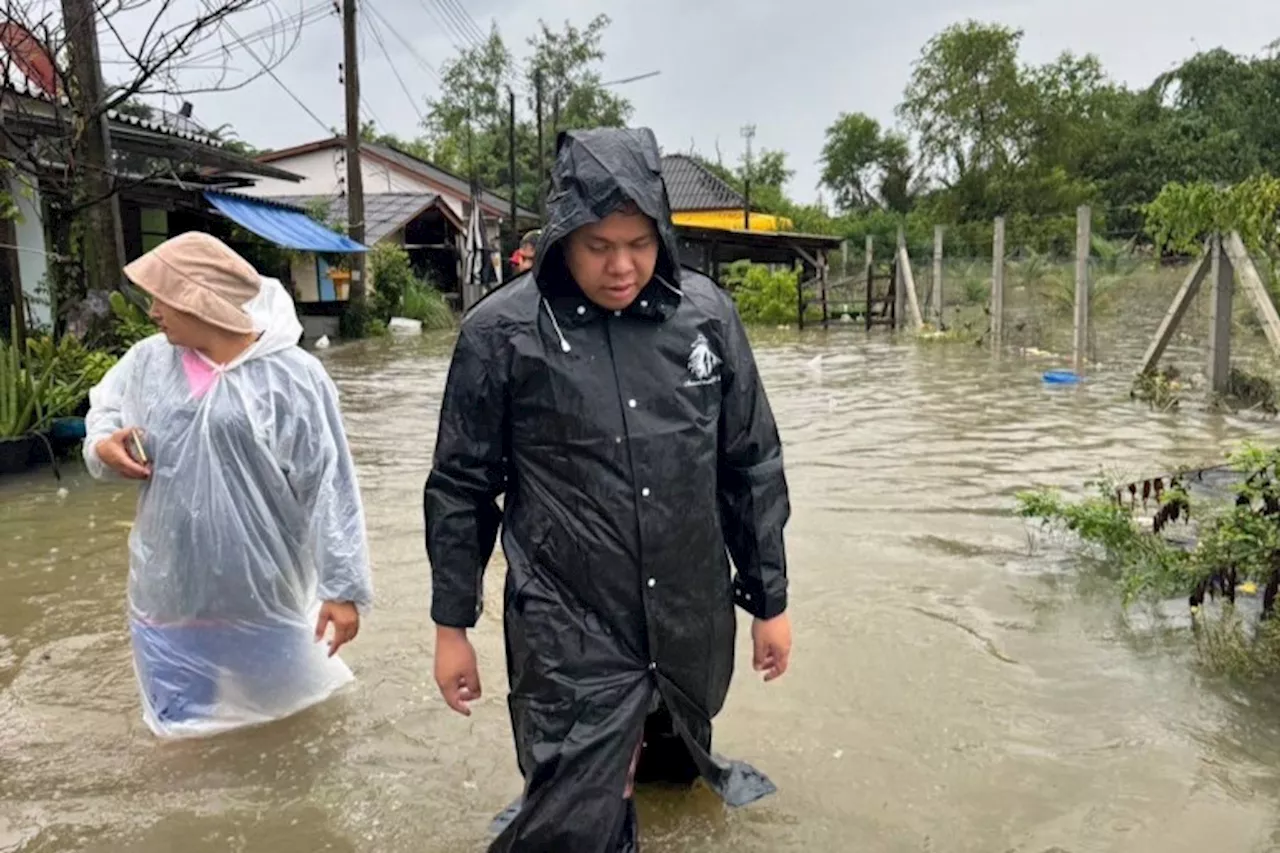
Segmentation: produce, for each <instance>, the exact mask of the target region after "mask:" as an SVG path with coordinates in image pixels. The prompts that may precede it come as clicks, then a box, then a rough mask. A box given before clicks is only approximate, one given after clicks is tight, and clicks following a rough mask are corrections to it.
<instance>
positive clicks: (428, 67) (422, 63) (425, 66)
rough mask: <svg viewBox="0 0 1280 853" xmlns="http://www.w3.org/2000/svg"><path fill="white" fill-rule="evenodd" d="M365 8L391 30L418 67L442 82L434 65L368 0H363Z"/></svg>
mask: <svg viewBox="0 0 1280 853" xmlns="http://www.w3.org/2000/svg"><path fill="white" fill-rule="evenodd" d="M365 9H366V10H368V12H369V14H370V15H373V16H374V17H375V18H377V19H378V20H379V21H380V22H381V23H382V26H384V27H386V28H387V29H388V30H390V31H391V35H393V36H395V37H396V40H397V41H399V42H400V44H401V45H403V46H404V49H405V50H406V51H408V53H409V55H410V56H412V57H413V58H414V60H416V61H417V63H418V65H419V67H421V68H422V70H423V71H425V72H427V73H428V74H430V75H431V76H432V77H434V78H435V79H436V81H437V82H442V81H441V80H440V73H439V72H438V71H436V69H435V66H433V65H432V64H431V63H430V62H428V61H427V60H426V59H424V58H423V56H422V54H421V53H419V52H418V51H417V49H416V48H414V46H413V45H412V44H410V43H409V40H408V39H406V38H405V37H404V36H403V35H401V34H400V31H399V30H398V29H396V28H395V27H394V26H392V25H391V24H390V23H389V22H388V21H387V19H386V17H385V16H384V15H383V14H382V13H381V12H379V11H378V10H377V9H376V8H374V7H373V5H372V4H370V3H369V0H365Z"/></svg>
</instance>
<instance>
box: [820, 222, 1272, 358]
mask: <svg viewBox="0 0 1280 853" xmlns="http://www.w3.org/2000/svg"><path fill="white" fill-rule="evenodd" d="M1010 237H1011V238H1012V239H1009V238H1010ZM1016 239H1017V238H1016V235H1007V239H1006V246H1015V247H1016V246H1017V245H1018V243H1017V242H1016ZM854 248H855V247H854V246H853V245H849V246H848V247H847V248H846V249H845V250H844V251H842V252H838V253H833V254H832V255H831V258H830V262H829V263H830V270H829V282H830V283H829V286H828V289H827V305H828V309H829V314H830V316H831V319H832V320H833V321H837V322H838V321H840V320H844V321H846V322H854V323H860V322H862V321H863V320H864V319H865V318H864V316H863V315H864V312H865V311H866V309H867V305H868V298H867V297H868V293H867V291H868V288H867V267H866V255H865V250H864V249H863V248H862V247H857V248H858V251H856V252H855V251H854ZM943 250H944V251H943V257H942V259H941V263H940V264H939V263H937V262H936V261H935V258H934V255H933V252H932V251H926V250H925V249H924V248H923V247H920V246H918V245H917V246H916V247H914V248H912V249H910V250H909V256H910V263H911V273H912V279H913V280H914V283H915V291H916V296H917V300H918V303H919V305H920V311H921V315H922V318H923V320H924V321H925V322H926V323H928V324H930V325H931V326H934V327H937V326H938V325H939V323H938V321H939V314H938V311H937V307H936V305H937V303H938V302H939V301H940V304H941V306H942V312H941V318H940V319H941V324H940V326H941V329H942V330H946V331H947V332H949V333H951V334H952V335H953V336H954V337H956V338H958V339H960V340H972V341H973V342H974V343H975V344H990V343H991V340H990V335H991V329H992V316H991V312H992V284H993V280H994V263H993V257H992V256H991V255H988V256H985V257H982V256H973V255H970V256H964V257H957V256H947V255H946V253H945V240H944V244H943ZM890 255H893V257H890ZM872 257H873V264H872V274H873V277H874V281H873V285H872V291H873V294H872V295H873V302H875V301H876V300H878V299H884V298H885V297H887V295H888V292H889V284H890V282H891V281H892V280H893V276H894V272H895V270H894V262H895V261H896V257H897V256H896V253H891V252H887V251H882V252H880V253H879V254H878V255H877V254H875V253H874V251H873V256H872ZM1251 260H1252V261H1253V266H1254V268H1255V269H1256V271H1257V273H1258V276H1259V278H1260V279H1261V280H1262V283H1263V286H1264V289H1265V290H1266V291H1267V293H1268V294H1269V296H1270V298H1271V300H1272V302H1273V304H1274V302H1276V301H1277V299H1276V296H1277V294H1280V274H1278V272H1280V258H1272V257H1269V256H1267V255H1264V254H1259V253H1254V254H1253V255H1251ZM1200 261H1201V259H1200V258H1199V257H1180V258H1172V259H1170V258H1159V257H1157V256H1156V255H1155V254H1154V253H1153V252H1152V251H1151V250H1150V248H1149V247H1147V248H1140V247H1139V246H1138V244H1137V243H1136V241H1132V240H1130V241H1128V242H1123V241H1121V240H1119V239H1114V235H1110V234H1107V235H1105V236H1103V235H1098V234H1096V233H1094V234H1092V235H1091V240H1090V254H1089V257H1088V260H1087V270H1088V275H1087V279H1088V291H1089V311H1088V315H1089V316H1088V323H1087V327H1086V328H1087V346H1086V358H1087V360H1088V361H1089V362H1091V363H1094V364H1112V365H1118V366H1125V367H1131V368H1134V369H1137V368H1138V367H1140V366H1141V364H1142V361H1143V356H1144V354H1145V353H1146V351H1147V349H1148V347H1149V346H1150V344H1151V342H1152V340H1153V339H1154V337H1155V335H1156V333H1157V331H1158V330H1159V328H1160V325H1161V321H1162V320H1163V319H1164V317H1165V315H1166V313H1167V312H1168V311H1169V309H1170V306H1171V305H1172V303H1173V301H1174V299H1175V297H1176V296H1177V295H1178V293H1179V291H1180V289H1181V288H1182V286H1183V284H1184V282H1185V281H1186V280H1187V278H1188V276H1189V275H1190V274H1191V273H1192V272H1193V271H1194V270H1195V268H1196V267H1197V266H1198V265H1199V264H1200ZM1076 265H1077V261H1076V257H1075V255H1074V254H1062V253H1053V254H1042V253H1038V252H1034V251H1029V250H1026V249H1022V248H1014V249H1012V250H1010V251H1006V253H1005V260H1004V264H1003V277H1004V287H1003V302H1004V311H1003V334H1002V342H1003V344H1004V345H1005V346H1007V347H1009V348H1011V349H1014V350H1021V351H1024V352H1030V353H1037V354H1043V355H1052V356H1059V357H1061V358H1063V359H1071V358H1072V357H1073V352H1074V336H1075V329H1074V327H1075V322H1074V320H1075V311H1076V307H1075V304H1076ZM935 268H937V269H938V270H939V271H940V273H941V280H940V282H939V284H940V286H935V277H936V276H937V273H936V272H935ZM1211 279H1212V276H1209V277H1207V278H1206V280H1205V281H1204V283H1203V284H1202V285H1201V287H1200V289H1199V291H1198V293H1197V295H1196V296H1195V298H1194V299H1193V300H1192V302H1191V303H1190V305H1189V307H1188V309H1187V310H1186V312H1185V314H1184V315H1183V317H1182V320H1181V322H1180V323H1179V324H1178V327H1177V331H1176V333H1175V334H1174V336H1173V337H1172V339H1171V340H1170V342H1169V344H1168V346H1167V347H1166V349H1165V351H1164V354H1163V356H1162V358H1161V361H1160V363H1161V365H1164V366H1175V367H1176V368H1177V369H1178V371H1179V372H1180V373H1182V374H1183V375H1186V376H1191V375H1195V374H1203V372H1204V367H1205V364H1206V362H1207V359H1208V350H1209V345H1210V323H1211V319H1212V311H1211V305H1210V303H1211V299H1212V290H1213V283H1212V280H1211ZM811 304H812V303H811ZM899 310H900V311H902V313H903V315H904V316H901V317H900V318H899V323H900V324H904V325H906V324H909V323H910V319H911V318H910V316H909V311H907V310H906V300H905V299H904V300H903V301H902V303H901V307H900V309H899ZM1232 328H1233V331H1232V336H1231V338H1232V341H1231V356H1232V362H1233V364H1237V365H1239V366H1241V367H1245V368H1246V369H1250V370H1253V371H1258V372H1267V371H1275V370H1276V369H1278V368H1280V359H1277V357H1276V355H1275V353H1274V352H1273V350H1272V348H1271V347H1270V345H1269V344H1268V342H1267V339H1266V336H1265V334H1264V332H1263V323H1262V321H1261V318H1260V317H1259V316H1258V312H1257V311H1256V309H1255V307H1254V304H1253V302H1252V301H1251V300H1250V299H1249V298H1248V297H1247V293H1246V291H1245V288H1243V287H1242V286H1241V284H1240V279H1239V271H1237V280H1236V285H1235V288H1234V299H1233V327H1232Z"/></svg>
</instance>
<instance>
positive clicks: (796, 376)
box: [0, 330, 1280, 853]
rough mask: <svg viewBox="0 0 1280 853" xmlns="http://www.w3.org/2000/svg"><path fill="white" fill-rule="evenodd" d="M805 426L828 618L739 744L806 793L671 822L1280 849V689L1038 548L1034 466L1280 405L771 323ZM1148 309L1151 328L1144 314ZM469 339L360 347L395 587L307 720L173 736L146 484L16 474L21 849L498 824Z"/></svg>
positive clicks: (10, 668)
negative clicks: (451, 510) (450, 489)
mask: <svg viewBox="0 0 1280 853" xmlns="http://www.w3.org/2000/svg"><path fill="white" fill-rule="evenodd" d="M756 338H757V347H758V351H757V357H758V360H759V363H760V366H761V369H762V371H763V374H764V377H765V382H766V385H767V388H768V391H769V393H770V396H771V400H772V402H773V406H774V408H775V411H776V414H777V417H778V420H779V424H780V428H781V432H782V435H783V438H784V441H785V445H786V461H787V471H788V475H789V478H790V483H791V488H792V502H793V507H794V515H793V520H792V522H791V525H790V527H789V528H788V550H789V555H790V566H791V577H792V596H791V602H792V608H791V613H792V618H793V620H794V625H795V632H796V636H795V651H794V657H793V664H792V670H791V672H790V673H789V674H788V675H787V676H786V677H785V678H784V679H782V680H781V681H780V682H777V683H774V684H770V685H764V684H762V683H760V682H759V680H758V679H757V678H756V677H755V676H754V674H753V673H751V671H750V666H749V659H750V658H749V655H750V649H749V644H748V633H747V630H746V629H747V627H748V622H747V620H745V619H744V620H742V621H741V623H740V624H741V628H742V630H741V632H740V635H739V646H738V648H739V664H740V665H739V672H738V676H737V680H736V682H735V684H734V687H733V689H732V691H731V692H730V695H729V700H728V703H727V706H726V708H725V710H724V712H723V713H722V714H721V715H720V716H719V717H718V718H717V720H716V728H715V746H716V748H717V749H718V750H719V751H721V752H723V753H725V754H728V755H731V756H735V757H741V758H743V759H746V760H749V761H751V762H752V763H754V764H756V765H757V766H758V767H760V768H761V769H762V770H764V771H765V772H766V773H768V774H769V775H770V776H771V777H772V778H773V779H774V780H775V781H776V782H777V784H778V787H779V792H778V793H777V794H776V795H774V796H773V797H771V798H769V799H767V800H764V801H762V802H760V803H757V804H755V805H753V806H750V807H747V808H745V809H741V810H738V811H732V812H730V811H726V810H725V809H724V808H723V807H722V806H721V805H720V804H719V802H718V800H716V799H715V797H714V796H712V795H710V794H708V793H707V792H705V791H695V792H694V793H692V794H684V795H675V794H672V793H670V792H642V794H641V798H640V806H641V820H642V833H643V836H644V844H645V847H644V849H645V850H646V851H647V853H676V851H680V853H686V852H687V853H694V852H695V851H735V852H736V853H745V851H761V852H762V853H763V851H769V853H777V851H837V850H863V851H938V853H942V851H975V853H977V851H982V853H1005V851H1019V853H1022V852H1023V851H1026V853H1046V851H1055V853H1063V852H1064V851H1071V853H1084V851H1125V853H1143V851H1153V853H1154V851H1160V852H1161V853H1164V851H1180V850H1187V851H1205V850H1214V851H1230V852H1231V853H1234V851H1242V852H1243V851H1265V850H1277V849H1280V714H1278V713H1277V711H1278V710H1280V706H1276V705H1269V704H1266V703H1265V702H1263V701H1262V700H1259V699H1258V698H1257V697H1256V696H1248V695H1244V694H1240V693H1237V692H1233V691H1232V690H1231V689H1229V688H1227V687H1224V686H1222V685H1219V684H1217V683H1215V682H1214V681H1212V680H1210V679H1208V678H1206V677H1205V676H1204V675H1202V674H1200V673H1199V672H1198V671H1197V670H1196V668H1195V667H1194V666H1193V665H1192V663H1191V655H1190V652H1189V649H1190V640H1189V639H1188V638H1187V637H1186V636H1185V635H1183V634H1179V633H1174V634H1172V635H1168V634H1162V635H1160V636H1152V635H1149V634H1144V633H1143V632H1142V631H1141V630H1138V629H1135V628H1133V627H1131V623H1129V622H1126V620H1125V619H1123V618H1122V614H1121V610H1120V608H1119V606H1118V604H1117V603H1116V599H1115V597H1114V596H1113V595H1111V594H1109V593H1108V592H1107V591H1105V590H1103V591H1101V592H1099V591H1090V590H1089V589H1088V588H1082V586H1081V585H1080V584H1079V583H1077V582H1076V581H1075V580H1073V577H1074V576H1073V575H1072V574H1071V573H1070V571H1069V568H1070V562H1069V561H1068V560H1067V559H1066V558H1065V557H1064V556H1063V554H1062V553H1061V552H1060V551H1055V550H1054V549H1052V548H1045V547H1041V548H1037V549H1034V550H1033V549H1029V547H1028V536H1027V532H1026V528H1025V526H1024V525H1023V523H1022V522H1021V521H1019V520H1018V519H1016V518H1013V517H1012V516H1011V515H1010V513H1009V510H1010V509H1011V508H1012V507H1013V495H1014V493H1015V492H1016V491H1017V490H1019V489H1022V488H1026V487H1029V486H1033V485H1037V484H1061V485H1065V486H1069V487H1075V486H1078V485H1079V484H1080V483H1081V482H1082V481H1083V480H1085V479H1087V478H1088V477H1089V476H1090V475H1092V474H1094V473H1096V472H1097V471H1098V469H1099V468H1100V467H1103V466H1108V467H1115V468H1119V469H1121V470H1124V471H1129V472H1133V473H1138V472H1140V471H1142V470H1143V466H1148V465H1149V466H1162V465H1166V464H1168V463H1170V462H1172V461H1180V462H1197V461H1201V460H1203V461H1205V462H1212V461H1216V460H1218V459H1219V458H1220V455H1221V453H1222V452H1223V451H1224V450H1226V449H1227V448H1229V447H1230V446H1231V445H1232V444H1233V443H1234V442H1236V441H1238V440H1240V439H1242V438H1246V437H1254V438H1262V439H1268V440H1272V441H1274V440H1277V439H1278V438H1280V433H1277V430H1276V428H1275V427H1274V426H1272V425H1269V424H1267V423H1265V422H1258V421H1252V420H1249V419H1246V418H1228V417H1221V416H1215V415H1210V414H1208V413H1205V412H1202V411H1199V410H1198V408H1197V407H1186V410H1185V411H1183V412H1182V413H1180V414H1169V415H1163V414H1152V413H1151V412H1150V411H1149V410H1147V409H1146V408H1145V407H1143V406H1141V405H1138V404H1134V403H1131V402H1130V401H1129V400H1128V397H1127V389H1128V381H1129V376H1130V375H1131V374H1130V373H1129V372H1128V369H1127V368H1126V369H1119V368H1117V369H1115V370H1112V371H1110V372H1107V371H1106V370H1105V369H1104V371H1103V372H1102V373H1099V374H1098V375H1097V376H1095V377H1093V379H1092V381H1090V382H1089V383H1087V384H1086V385H1084V386H1081V387H1079V388H1050V387H1047V386H1045V385H1043V384H1042V383H1041V382H1040V379H1039V374H1040V372H1041V371H1042V370H1044V369H1045V368H1046V367H1050V366H1058V365H1053V364H1049V363H1046V362H1044V361H1034V360H1023V359H1018V358H1006V359H1003V360H1001V361H999V362H996V361H994V360H993V359H992V357H991V356H990V355H989V354H988V353H985V352H983V351H981V350H978V349H975V348H972V347H967V346H958V345H950V346H941V345H934V346H930V345H921V344H914V343H910V342H907V343H893V342H891V341H890V340H888V339H887V338H886V337H884V336H882V335H876V336H872V337H870V338H869V337H867V336H866V335H864V334H862V333H861V332H856V331H848V330H833V331H831V332H830V333H824V332H810V333H805V334H804V335H798V334H796V333H783V332H777V333H765V334H760V335H756ZM1143 343H1145V341H1138V342H1137V345H1138V346H1139V347H1141V345H1142V344H1143ZM449 346H450V342H449V341H448V340H440V339H433V338H424V339H423V340H422V341H420V342H419V341H413V342H403V341H402V342H378V343H373V344H369V345H361V346H358V347H354V348H349V349H342V350H331V351H329V352H327V353H326V354H325V356H324V359H325V361H326V364H327V366H328V368H329V370H330V372H331V373H332V375H333V376H334V377H335V379H336V380H337V383H338V385H339V387H340V389H341V391H342V393H343V401H344V406H345V412H346V416H347V419H348V425H349V429H350V432H351V436H352V442H353V447H354V452H355V456H356V459H357V462H358V465H359V473H360V476H361V480H362V486H363V489H364V496H365V501H366V505H367V510H368V518H369V533H370V537H371V542H372V549H373V558H374V561H375V565H376V584H377V591H378V596H379V602H378V607H377V609H376V611H375V613H374V615H373V616H372V617H371V618H370V619H369V620H368V621H367V622H366V624H365V626H364V628H363V631H362V633H361V636H360V638H359V639H358V640H357V641H356V642H355V644H354V645H352V646H350V647H349V651H345V652H344V653H343V654H344V658H345V659H346V660H347V661H348V662H349V663H350V665H351V666H352V668H353V669H354V670H355V672H356V674H357V676H358V679H359V680H358V682H357V683H356V685H354V686H353V688H352V689H350V690H349V691H348V692H346V693H345V694H343V695H341V696H340V697H338V698H335V699H334V700H332V701H330V702H329V703H327V704H325V705H324V706H322V707H320V708H317V709H314V710H312V711H310V712H307V713H304V714H302V715H299V716H298V717H295V718H293V719H289V720H286V721H283V722H280V723H277V724H273V725H270V726H266V727H262V728H260V729H256V730H253V731H248V732H244V733H237V734H232V735H227V736H223V737H220V738H217V739H214V740H211V741H205V742H184V743H176V744H161V743H158V742H157V741H156V740H154V739H153V738H152V736H151V735H150V734H149V732H148V731H147V730H146V729H145V727H144V726H143V724H142V722H141V719H140V714H139V708H138V699H137V696H136V690H135V686H134V680H133V674H132V671H131V668H130V663H129V652H128V645H127V635H126V632H125V630H124V625H123V592H124V584H125V575H126V567H125V559H126V550H125V537H126V533H127V522H128V520H129V519H130V518H131V516H132V509H133V500H134V498H133V494H132V490H131V489H130V488H128V487H123V486H115V485H101V484H95V483H92V482H90V481H88V479H87V478H86V477H85V476H84V475H82V474H80V473H77V472H74V471H73V472H72V473H71V474H70V475H68V476H66V477H65V478H64V481H63V483H62V485H63V486H65V488H66V490H67V492H66V494H65V495H61V496H60V495H59V494H58V484H57V483H55V482H54V480H53V478H52V476H51V475H49V474H47V473H46V474H42V475H39V476H33V477H31V478H28V479H26V480H21V481H8V482H4V483H3V484H0V851H3V853H14V851H23V853H37V851H38V853H54V851H71V850H91V851H130V853H162V851H165V852H167V851H180V853H204V851H272V853H314V852H315V851H321V850H332V851H380V853H382V852H383V851H385V853H393V852H394V851H415V853H430V851H442V853H443V851H450V853H453V851H480V850H483V848H484V845H485V843H486V841H487V835H486V824H487V822H488V820H489V819H490V818H491V816H492V815H493V814H494V813H496V812H497V811H498V810H499V809H501V808H502V807H503V806H505V805H506V804H507V803H508V802H509V801H510V800H511V799H512V798H513V797H514V796H515V795H516V794H517V793H518V792H519V788H520V780H519V777H518V774H517V770H516V766H515V761H514V755H513V749H512V745H511V736H510V731H509V724H508V719H507V713H506V706H505V702H504V692H505V684H504V683H503V681H504V672H505V671H504V668H503V664H502V635H501V622H500V615H499V614H500V612H501V608H500V601H499V600H498V597H499V596H500V594H501V563H500V561H497V560H495V563H494V566H493V567H492V569H491V573H490V575H489V580H488V583H487V585H486V588H487V594H488V596H489V600H490V604H489V606H488V607H487V609H486V615H485V617H484V619H483V621H482V623H481V625H480V627H479V629H478V630H477V631H475V632H474V638H475V642H476V646H477V648H478V650H479V654H480V657H481V673H482V678H483V679H484V688H485V698H484V700H483V701H482V702H480V703H479V704H478V705H477V706H476V707H475V709H474V711H475V713H474V716H473V717H471V718H470V719H464V718H462V717H459V716H457V715H455V714H453V713H452V712H450V711H449V710H448V709H447V708H446V707H445V705H444V704H443V702H442V701H441V700H440V699H439V697H438V695H437V694H436V690H435V686H434V683H433V681H432V678H431V651H432V629H431V625H430V622H429V618H428V612H429V589H430V587H429V574H428V568H427V565H426V561H425V558H424V555H423V545H422V520H421V489H422V484H423V481H424V478H425V476H426V474H427V471H428V467H429V464H430V458H431V451H432V439H433V437H434V432H435V418H436V413H437V407H438V404H439V399H440V392H441V389H442V387H443V383H444V378H445V372H446V368H447V356H448V352H449Z"/></svg>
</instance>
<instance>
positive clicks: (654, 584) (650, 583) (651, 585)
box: [649, 578, 658, 589]
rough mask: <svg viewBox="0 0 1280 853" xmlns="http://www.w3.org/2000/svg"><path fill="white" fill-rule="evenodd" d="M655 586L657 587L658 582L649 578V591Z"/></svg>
mask: <svg viewBox="0 0 1280 853" xmlns="http://www.w3.org/2000/svg"><path fill="white" fill-rule="evenodd" d="M657 585H658V582H657V581H656V580H654V579H653V578H649V589H653V588H654V587H655V586H657Z"/></svg>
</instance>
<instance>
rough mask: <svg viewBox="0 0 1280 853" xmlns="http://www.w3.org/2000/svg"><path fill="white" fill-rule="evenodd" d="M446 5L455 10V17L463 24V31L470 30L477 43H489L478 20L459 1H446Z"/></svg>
mask: <svg viewBox="0 0 1280 853" xmlns="http://www.w3.org/2000/svg"><path fill="white" fill-rule="evenodd" d="M444 4H445V6H446V7H449V8H451V9H453V10H454V16H455V17H456V18H457V19H458V20H459V21H461V22H462V25H463V29H464V30H465V29H468V28H469V29H470V31H471V32H472V33H473V34H474V36H475V39H476V41H479V42H481V43H483V42H485V41H488V35H487V34H486V33H485V31H484V30H482V29H481V28H480V25H479V24H477V23H476V19H475V18H473V17H471V13H470V12H468V11H467V9H466V7H465V6H463V5H462V3H460V2H459V0H444Z"/></svg>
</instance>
